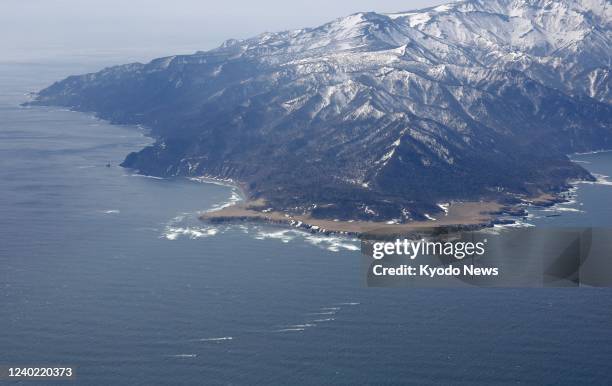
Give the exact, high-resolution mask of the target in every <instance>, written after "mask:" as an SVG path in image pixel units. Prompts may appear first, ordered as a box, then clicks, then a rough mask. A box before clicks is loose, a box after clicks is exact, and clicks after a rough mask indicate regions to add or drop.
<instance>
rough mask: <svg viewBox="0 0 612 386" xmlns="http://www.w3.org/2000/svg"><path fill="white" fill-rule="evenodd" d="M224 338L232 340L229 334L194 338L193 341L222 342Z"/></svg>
mask: <svg viewBox="0 0 612 386" xmlns="http://www.w3.org/2000/svg"><path fill="white" fill-rule="evenodd" d="M226 340H234V338H233V337H231V336H222V337H220V338H200V339H194V340H193V342H223V341H226Z"/></svg>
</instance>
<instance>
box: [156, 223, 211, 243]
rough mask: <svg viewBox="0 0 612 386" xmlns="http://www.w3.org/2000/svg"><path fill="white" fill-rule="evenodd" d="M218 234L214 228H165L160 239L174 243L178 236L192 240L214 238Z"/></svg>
mask: <svg viewBox="0 0 612 386" xmlns="http://www.w3.org/2000/svg"><path fill="white" fill-rule="evenodd" d="M217 233H219V229H218V228H214V227H172V226H167V227H166V229H165V230H164V233H163V235H162V237H164V238H166V239H167V240H171V241H174V240H176V239H178V238H179V237H180V236H186V237H189V238H190V239H192V240H195V239H200V238H204V237H210V236H214V235H216V234H217Z"/></svg>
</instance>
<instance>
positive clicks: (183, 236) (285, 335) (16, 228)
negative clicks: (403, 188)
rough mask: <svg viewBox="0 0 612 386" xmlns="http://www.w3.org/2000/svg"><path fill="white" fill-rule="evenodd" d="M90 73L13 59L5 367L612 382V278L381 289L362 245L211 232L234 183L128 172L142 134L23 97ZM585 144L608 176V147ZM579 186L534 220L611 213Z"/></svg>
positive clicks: (604, 221) (611, 158)
mask: <svg viewBox="0 0 612 386" xmlns="http://www.w3.org/2000/svg"><path fill="white" fill-rule="evenodd" d="M91 67H92V65H91V64H79V63H77V64H70V65H67V64H60V63H55V64H53V65H37V64H2V65H0V165H1V167H0V299H1V300H0V365H2V364H5V365H43V364H63V365H72V366H76V367H77V370H76V373H77V383H78V384H84V385H112V384H131V385H135V384H139V385H154V384H255V383H268V384H292V385H293V384H321V383H331V382H335V383H341V384H361V383H371V384H380V383H408V384H419V385H426V384H465V385H491V384H494V383H502V384H568V385H576V384H612V372H610V363H611V361H612V290H609V289H589V288H580V289H546V290H544V289H499V290H491V289H469V290H468V289H466V290H460V291H458V290H414V289H367V288H364V287H363V286H362V277H361V271H360V256H359V252H358V251H356V250H355V249H356V248H357V246H358V245H357V244H356V243H355V242H354V241H351V240H342V239H325V238H321V237H314V236H306V235H303V234H300V233H297V232H294V231H286V230H283V229H278V228H276V229H275V228H267V227H255V226H248V227H247V226H232V227H221V228H214V227H211V226H207V225H205V224H201V223H200V222H199V221H198V220H197V218H196V217H197V213H198V212H199V211H202V210H207V209H210V208H213V207H215V206H219V205H223V204H224V203H227V202H229V201H231V199H232V195H235V192H232V190H231V189H230V188H228V187H224V186H219V185H213V184H205V183H200V182H196V181H189V180H186V179H176V180H159V179H153V178H145V177H141V176H136V175H133V173H132V172H130V171H128V170H124V169H122V168H120V167H118V166H116V165H117V164H118V163H120V162H121V161H122V159H123V158H124V156H125V155H126V154H127V153H128V152H130V151H134V150H138V149H140V148H141V147H142V146H144V145H145V144H147V143H149V142H150V140H149V139H147V138H146V137H145V136H144V135H143V134H144V133H143V131H142V130H140V129H138V128H134V127H121V126H111V125H109V124H107V123H105V122H102V121H98V120H96V119H94V118H92V117H90V116H88V115H85V114H80V113H74V112H69V111H62V110H59V109H54V108H27V109H26V108H21V107H19V103H20V102H23V101H24V100H25V99H26V97H25V96H24V93H26V92H28V91H34V90H36V89H38V88H40V87H43V86H45V85H47V84H49V83H51V82H52V81H54V80H56V79H58V78H60V77H62V76H65V75H68V74H70V73H80V72H83V71H85V70H91V69H94V68H91ZM576 158H577V159H579V160H580V161H583V162H588V163H585V164H584V165H585V166H586V167H588V168H589V169H591V170H593V171H594V172H596V173H599V174H602V175H608V176H609V175H612V174H611V173H612V154H611V153H602V154H594V155H583V156H576ZM109 162H110V163H111V167H106V164H107V163H109ZM602 178H603V177H602ZM602 181H603V180H602ZM576 195H577V201H576V203H574V204H570V205H565V206H562V208H565V209H561V210H559V209H557V210H556V212H551V211H542V210H540V211H534V217H532V218H530V219H528V220H527V222H529V223H533V224H537V225H552V226H559V225H579V224H581V225H598V226H606V225H608V226H609V225H610V223H611V222H612V220H610V219H611V218H612V216H611V214H612V187H611V186H608V185H606V184H605V183H602V184H592V185H580V187H579V189H578V191H577V192H576ZM554 214H561V216H558V217H556V216H555V217H548V216H550V215H554ZM611 258H612V257H611ZM28 384H29V383H28Z"/></svg>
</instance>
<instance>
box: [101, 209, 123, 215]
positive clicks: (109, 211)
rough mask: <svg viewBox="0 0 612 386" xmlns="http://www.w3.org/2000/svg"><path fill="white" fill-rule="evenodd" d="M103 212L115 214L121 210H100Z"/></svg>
mask: <svg viewBox="0 0 612 386" xmlns="http://www.w3.org/2000/svg"><path fill="white" fill-rule="evenodd" d="M101 212H102V213H104V214H117V213H121V211H120V210H119V209H108V210H102V211H101Z"/></svg>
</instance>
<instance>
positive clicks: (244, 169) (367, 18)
mask: <svg viewBox="0 0 612 386" xmlns="http://www.w3.org/2000/svg"><path fill="white" fill-rule="evenodd" d="M611 8H612V7H611V6H610V2H609V1H607V0H563V1H552V0H522V1H521V0H492V1H481V0H468V1H463V2H457V3H453V4H450V5H444V6H439V7H435V8H430V9H425V10H421V11H412V12H403V13H397V14H387V15H385V14H377V13H359V14H354V15H351V16H348V17H345V18H341V19H338V20H335V21H332V22H330V23H328V24H325V25H322V26H320V27H317V28H313V29H303V30H296V31H288V32H281V33H266V34H262V35H259V36H257V37H255V38H252V39H247V40H229V41H227V42H225V43H224V44H223V45H222V46H221V47H219V48H217V49H214V50H211V51H207V52H197V53H195V54H193V55H186V56H171V57H167V58H161V59H156V60H153V61H152V62H150V63H148V64H140V63H134V64H129V65H123V66H116V67H111V68H107V69H104V70H102V71H100V72H98V73H95V74H87V75H81V76H71V77H69V78H67V79H65V80H63V81H61V82H58V83H55V84H53V85H52V86H50V87H49V88H47V89H45V90H42V91H41V92H40V93H39V94H38V96H37V98H36V100H35V101H34V102H33V103H34V104H41V105H61V106H67V107H70V108H74V109H76V110H79V111H90V112H95V113H96V114H98V115H99V116H100V117H102V118H106V119H109V120H111V121H113V122H118V123H138V124H143V125H145V126H147V127H150V128H151V130H152V133H153V135H155V136H156V138H158V141H157V142H156V144H155V145H153V146H150V147H147V148H145V149H143V150H142V151H141V152H138V153H133V154H130V155H129V156H128V157H127V158H126V160H125V162H124V165H125V166H127V167H131V168H135V169H138V170H139V171H141V172H143V173H148V174H154V175H161V176H171V175H197V176H200V175H208V176H215V177H223V178H233V179H235V180H238V181H241V182H243V183H244V184H245V186H246V187H247V189H248V192H249V194H250V195H251V196H252V198H264V199H266V200H267V201H268V203H269V206H270V207H273V208H275V209H279V210H285V211H290V212H299V213H303V212H309V213H310V212H311V213H312V214H313V215H314V216H321V217H333V218H343V219H352V218H362V219H374V220H388V219H399V220H400V221H407V220H410V219H419V218H423V215H424V213H434V212H436V211H439V210H440V209H439V207H438V206H437V204H438V203H440V202H445V201H449V200H458V199H482V198H487V199H491V198H492V199H502V200H505V199H510V198H512V197H515V196H516V195H532V194H537V193H539V192H544V191H546V192H547V191H555V190H558V189H560V188H562V187H564V186H566V184H567V181H568V180H569V179H573V178H591V177H590V176H589V174H588V173H587V172H586V171H585V170H584V169H582V168H580V167H579V166H577V165H575V164H573V163H571V162H570V161H569V160H568V158H567V157H566V156H565V155H564V154H567V153H570V152H576V151H588V150H594V149H602V148H612V95H611V94H610V88H611V87H610V86H611V80H610V68H611V52H612V49H611V48H612V43H611V42H612V9H611Z"/></svg>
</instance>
